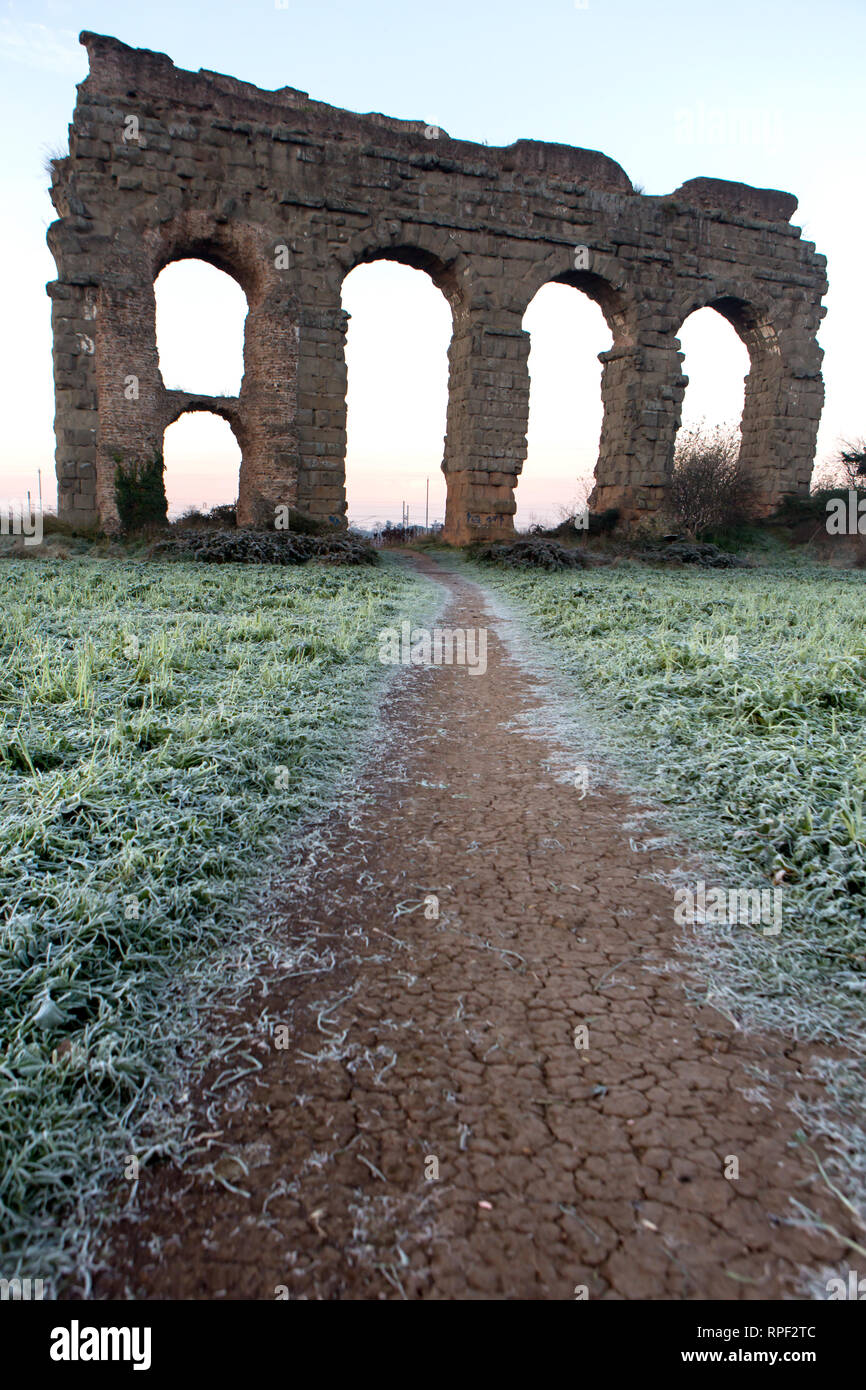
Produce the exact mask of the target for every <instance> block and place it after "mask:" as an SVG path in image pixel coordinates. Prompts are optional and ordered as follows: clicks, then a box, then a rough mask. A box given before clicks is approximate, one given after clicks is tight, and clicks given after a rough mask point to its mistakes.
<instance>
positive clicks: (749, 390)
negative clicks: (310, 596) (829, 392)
mask: <svg viewBox="0 0 866 1390" xmlns="http://www.w3.org/2000/svg"><path fill="white" fill-rule="evenodd" d="M81 41H82V43H83V44H84V45H85V46H86V48H87V51H88V56H89V60H90V72H89V75H88V77H87V78H86V80H85V81H84V82H83V83H81V85H80V86H79V88H78V103H77V106H76V108H75V113H74V117H73V122H72V125H71V126H70V141H69V155H68V156H66V157H65V158H62V159H57V160H55V161H54V163H53V178H52V199H53V202H54V206H55V208H56V210H57V213H58V221H56V222H54V223H53V224H52V226H51V228H50V230H49V233H48V241H49V245H50V247H51V250H52V252H53V255H54V258H55V260H56V263H57V271H58V278H57V280H56V281H54V282H52V283H51V284H50V285H49V286H48V292H49V294H50V296H51V299H52V310H53V331H54V374H55V389H56V421H55V424H56V435H57V472H58V481H59V499H60V512H61V515H62V516H64V517H66V518H69V519H72V520H75V521H81V522H93V521H96V520H99V521H100V522H101V524H102V525H103V526H104V527H105V528H106V529H108V530H111V529H113V528H114V527H116V525H117V509H116V503H115V498H114V472H115V466H116V464H115V461H116V459H117V458H118V457H120V458H122V459H123V460H126V461H131V460H143V459H146V458H148V457H151V456H152V455H153V454H154V452H155V451H158V450H161V448H162V441H163V435H164V432H165V430H166V428H167V426H168V425H169V424H171V423H172V422H173V421H174V420H176V419H177V418H178V417H179V416H180V415H182V414H183V413H184V412H186V411H195V410H209V411H214V412H215V413H216V414H218V415H220V416H222V417H224V418H225V419H226V420H228V422H229V424H230V425H231V427H232V430H233V431H234V433H235V435H236V437H237V440H238V443H239V445H240V448H241V454H242V463H241V471H240V482H239V517H238V519H239V521H240V523H241V524H251V523H254V522H256V521H257V520H260V519H263V518H264V517H265V516H269V518H270V519H271V520H272V519H273V514H274V512H273V509H274V508H275V507H276V506H277V505H279V504H289V505H291V506H294V507H296V508H298V509H299V510H300V511H302V512H305V513H307V514H309V515H312V516H315V517H332V518H334V519H336V520H337V521H339V522H343V521H344V518H345V510H346V504H345V471H344V470H345V448H346V365H345V357H344V340H345V333H346V323H347V318H348V316H347V315H346V313H345V312H344V311H343V309H342V305H341V286H342V282H343V279H344V278H345V276H346V275H347V274H348V272H349V271H350V270H352V269H353V268H354V267H355V266H357V265H359V264H360V263H362V262H367V261H372V260H377V259H382V258H384V259H389V260H395V261H401V262H404V263H405V264H407V265H410V266H414V267H417V268H420V269H422V270H424V271H426V272H427V273H428V274H429V276H430V277H431V278H432V280H433V282H434V283H435V284H436V285H437V286H438V287H439V288H440V289H441V291H442V292H443V294H445V295H446V297H447V299H448V301H449V303H450V305H451V310H452V319H453V336H452V341H451V346H450V349H449V398H448V415H447V436H446V439H445V450H444V460H443V463H442V468H443V470H444V472H445V475H446V479H447V509H446V524H445V534H446V537H447V538H448V539H450V540H452V541H454V542H456V543H463V542H465V541H467V540H470V539H473V538H476V537H490V536H502V535H507V534H508V533H510V532H511V531H512V530H513V514H514V509H515V502H514V489H515V486H516V484H517V479H518V475H519V473H520V470H521V467H522V464H523V459H524V456H525V449H526V430H527V420H528V409H529V376H528V369H527V360H528V354H529V339H528V334H527V333H525V332H524V331H523V329H522V327H521V322H522V319H523V315H524V312H525V310H526V308H527V305H528V304H529V302H530V300H531V299H532V297H533V295H534V294H535V293H536V291H537V290H538V289H539V288H540V287H541V286H542V285H544V284H546V283H548V282H551V281H555V282H560V283H565V284H570V285H574V286H576V287H577V288H578V289H580V290H582V291H584V292H585V293H586V294H588V295H589V296H591V298H592V299H594V300H595V301H596V302H597V303H598V304H599V306H600V308H601V310H602V312H603V314H604V316H605V319H606V321H607V323H608V325H609V327H610V329H611V332H612V335H613V346H612V348H611V349H610V350H609V351H607V352H604V353H602V354H601V360H602V362H603V364H604V367H603V374H602V396H603V403H604V420H603V426H602V433H601V441H600V451H599V458H598V464H597V470H596V483H595V490H594V493H593V496H592V499H591V505H592V506H593V508H594V509H596V510H603V509H604V508H606V507H612V506H615V507H618V508H619V509H620V511H621V515H622V518H623V521H624V522H625V523H629V522H634V520H635V519H637V518H639V517H640V516H642V515H645V514H647V513H650V512H652V511H653V510H654V509H656V508H657V507H658V506H659V504H660V502H661V501H662V499H663V497H664V491H665V487H666V482H667V479H668V478H669V474H670V468H671V460H672V455H673V446H674V438H675V435H676V431H677V428H678V426H679V422H680V405H681V401H682V397H683V391H684V388H685V385H686V381H687V378H685V377H684V376H683V374H682V362H683V356H682V354H681V352H680V351H679V346H680V345H679V341H678V339H677V336H676V335H677V333H678V332H679V329H680V326H681V324H682V323H683V320H684V319H685V318H686V317H687V315H688V314H690V313H691V312H692V311H693V310H695V309H697V308H701V307H703V306H705V305H712V306H713V307H714V308H715V309H717V310H718V311H719V313H721V314H722V315H724V317H725V318H726V319H728V320H729V322H730V323H731V324H732V325H733V327H734V328H735V329H736V331H737V333H738V334H739V336H740V337H741V339H742V340H743V342H744V343H745V345H746V347H747V348H748V351H749V356H750V361H751V368H750V372H749V375H748V377H747V381H746V394H745V406H744V413H743V420H742V441H743V442H742V450H743V457H744V458H745V459H746V460H747V462H748V463H749V465H750V467H751V468H752V470H753V472H754V475H755V478H756V480H757V484H758V491H759V496H760V502H761V507H762V510H763V511H765V512H767V511H770V510H772V509H773V507H774V506H775V505H776V504H777V503H778V501H779V499H780V498H781V497H782V496H784V495H785V494H791V493H802V492H806V491H807V490H808V486H809V479H810V474H811V469H812V461H813V456H814V449H815V437H816V432H817V427H818V420H819V416H820V412H821V406H822V402H823V384H822V379H821V358H822V353H821V350H820V348H819V347H818V344H817V342H816V332H817V329H818V325H819V323H820V320H821V318H822V317H823V314H824V312H825V311H824V309H823V308H822V307H821V298H822V295H823V293H824V292H825V290H826V274H825V267H826V259H825V257H824V256H821V255H818V254H816V252H815V247H814V244H813V243H811V242H807V241H803V240H802V238H801V236H800V229H799V228H797V227H792V226H791V225H790V221H789V219H790V218H791V216H792V214H793V213H794V211H795V209H796V206H797V201H796V199H795V198H794V197H792V196H791V195H790V194H788V193H780V192H775V191H772V190H766V189H756V188H751V187H747V186H746V185H743V184H736V183H728V182H724V181H721V180H716V179H704V178H696V179H692V180H690V181H689V182H687V183H685V184H683V185H682V186H681V187H680V188H678V189H677V190H676V191H675V192H674V193H671V194H669V195H667V196H659V197H655V196H645V195H643V194H640V193H638V192H637V191H636V190H635V189H634V188H633V187H632V185H631V183H630V181H629V179H628V177H627V176H626V174H625V173H624V172H623V170H622V169H621V168H620V166H619V165H618V164H616V163H615V162H614V161H613V160H612V159H608V158H607V157H606V156H604V155H602V154H598V153H596V152H594V151H590V150H582V149H574V148H571V147H570V146H565V145H555V144H547V143H541V142H538V141H534V140H519V141H517V142H516V143H515V144H513V145H509V146H507V147H504V148H488V147H487V146H484V145H477V144H473V143H469V142H467V141H461V140H454V139H451V138H450V136H448V135H447V134H446V133H445V132H444V131H440V130H438V129H437V128H435V127H430V126H425V124H424V123H422V122H417V121H400V120H393V119H390V118H388V117H386V116H381V115H357V114H355V113H353V112H349V111H343V110H340V109H339V108H336V107H332V106H327V105H324V104H323V103H321V102H317V101H311V100H310V99H309V98H308V96H307V95H306V93H304V92H300V91H296V90H295V89H294V88H290V87H284V88H281V89H280V90H279V91H273V92H269V91H262V90H260V89H259V88H257V87H254V86H251V85H250V84H248V83H245V82H240V81H237V80H236V79H234V78H231V77H225V76H222V75H220V74H218V73H214V72H205V71H202V72H198V73H193V72H186V71H183V70H179V69H177V68H175V66H174V64H173V63H172V62H171V60H170V59H169V58H168V57H166V56H165V55H164V54H161V53H152V52H149V51H147V50H141V49H131V48H128V47H127V46H126V45H125V44H122V43H119V42H118V41H117V40H116V39H113V38H107V37H102V36H99V35H96V34H91V33H84V34H82V36H81ZM580 248H584V249H580ZM185 257H197V258H200V259H203V260H205V261H208V262H210V263H211V264H213V265H214V266H217V267H218V268H219V269H221V270H224V271H227V272H228V273H229V274H230V275H232V276H233V277H234V278H235V279H236V280H237V281H238V283H239V284H240V286H241V287H242V289H243V290H244V292H245V294H246V297H247V301H248V306H249V308H248V314H247V320H246V331H245V340H244V376H243V382H242V385H241V389H240V393H239V395H238V396H236V397H220V398H215V397H208V396H201V395H192V394H188V393H185V392H182V391H177V390H167V389H166V387H165V385H164V383H163V380H162V377H161V375H160V370H159V363H158V356H157V345H156V330H155V299H154V280H155V278H156V276H157V275H158V274H159V272H160V271H161V270H162V269H163V267H164V266H166V265H167V264H168V263H169V262H171V261H174V260H179V259H182V258H185Z"/></svg>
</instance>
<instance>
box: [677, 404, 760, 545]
mask: <svg viewBox="0 0 866 1390" xmlns="http://www.w3.org/2000/svg"><path fill="white" fill-rule="evenodd" d="M753 496H754V486H753V482H752V479H751V477H750V475H749V472H748V469H747V468H746V466H745V464H744V463H743V462H742V461H741V459H740V433H739V430H737V429H735V428H733V427H730V426H726V425H715V426H713V427H712V428H710V427H709V426H708V425H706V424H700V425H697V426H695V428H694V429H690V430H682V431H681V432H680V434H679V435H678V436H677V441H676V447H675V449H674V459H673V469H672V472H671V479H670V485H669V487H668V490H667V496H666V499H665V512H666V513H667V515H668V516H670V518H671V520H672V521H673V523H674V524H675V525H676V526H678V527H682V528H683V529H684V530H685V531H686V533H687V534H688V535H689V536H691V537H694V538H696V539H698V540H701V539H703V537H704V536H705V534H706V533H707V532H708V531H710V530H712V529H716V530H718V529H719V528H721V527H731V526H736V525H738V524H742V523H743V522H744V521H746V520H748V517H749V515H750V511H751V507H752V503H753Z"/></svg>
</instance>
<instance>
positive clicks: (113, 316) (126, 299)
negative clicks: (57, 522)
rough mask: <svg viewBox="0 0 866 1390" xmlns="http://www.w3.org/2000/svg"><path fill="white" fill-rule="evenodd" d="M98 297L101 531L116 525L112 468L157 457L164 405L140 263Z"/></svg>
mask: <svg viewBox="0 0 866 1390" xmlns="http://www.w3.org/2000/svg"><path fill="white" fill-rule="evenodd" d="M125 272H126V273H125V275H124V277H123V280H122V281H120V282H119V283H118V281H117V280H115V278H114V277H112V279H111V280H110V281H109V282H108V283H104V284H103V285H102V286H101V288H100V292H99V310H98V327H97V333H96V380H97V389H98V393H99V436H98V444H97V456H96V504H97V509H98V512H99V520H100V523H101V525H102V527H103V529H104V530H106V531H109V532H112V531H116V530H117V529H118V527H119V525H120V518H119V516H118V512H117V501H116V498H115V484H114V475H115V470H116V468H117V464H118V462H122V463H123V464H125V465H127V466H129V465H130V464H132V463H137V464H143V463H149V462H150V461H151V460H152V459H153V458H154V456H155V455H156V454H158V453H161V452H162V447H163V435H164V433H165V426H166V412H167V402H166V396H165V389H164V387H163V382H162V376H161V375H160V371H159V359H158V355H157V350H156V303H155V298H154V292H153V278H152V276H151V273H150V266H149V263H148V262H147V259H146V257H142V258H141V261H140V263H139V264H138V265H137V266H135V267H133V266H132V265H130V263H129V261H127V262H126V266H125Z"/></svg>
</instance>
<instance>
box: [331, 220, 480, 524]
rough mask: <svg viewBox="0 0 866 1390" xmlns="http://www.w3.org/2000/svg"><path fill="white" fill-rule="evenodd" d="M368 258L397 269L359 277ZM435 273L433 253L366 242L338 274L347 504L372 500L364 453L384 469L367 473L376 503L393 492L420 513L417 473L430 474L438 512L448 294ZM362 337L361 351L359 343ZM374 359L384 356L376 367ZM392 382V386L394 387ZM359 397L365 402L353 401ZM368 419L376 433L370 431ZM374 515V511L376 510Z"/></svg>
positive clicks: (438, 270) (370, 263)
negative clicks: (343, 331) (343, 317)
mask: <svg viewBox="0 0 866 1390" xmlns="http://www.w3.org/2000/svg"><path fill="white" fill-rule="evenodd" d="M374 266H382V267H384V266H388V267H391V268H394V267H397V268H399V270H400V272H401V273H400V274H399V275H397V276H396V277H394V276H390V277H389V276H388V275H385V274H382V275H380V276H379V277H377V276H376V275H375V274H371V275H370V276H369V277H368V276H367V275H366V274H365V272H367V271H371V270H372V267H374ZM413 272H414V273H413ZM442 279H443V276H442V267H441V264H440V263H439V262H438V261H437V260H436V258H435V257H432V256H431V255H430V254H429V253H427V252H424V251H420V252H419V251H417V250H416V249H414V248H403V247H397V248H389V249H388V251H387V252H386V253H385V254H384V255H383V254H377V253H376V251H375V250H370V251H369V252H367V253H366V254H364V255H362V256H361V257H360V258H358V259H356V262H355V265H354V266H353V267H352V269H351V270H349V271H348V272H347V273H346V275H345V276H344V277H343V280H342V284H341V303H342V304H343V305H345V310H344V312H346V314H347V336H346V356H345V361H346V407H347V414H346V423H347V450H346V469H345V486H346V498H347V503H348V502H349V501H351V502H352V505H353V508H356V507H357V506H358V505H359V502H360V494H361V493H362V492H366V494H367V500H366V501H365V510H367V511H368V515H369V516H371V517H372V515H373V514H372V513H370V512H369V507H368V505H367V504H368V502H372V501H373V496H372V494H371V493H370V487H371V482H372V481H373V480H372V479H371V477H370V474H369V472H368V473H367V475H366V477H365V470H364V465H363V459H365V458H366V459H367V460H368V461H370V460H371V459H373V458H375V459H376V460H377V462H376V469H377V472H379V473H381V472H382V470H387V471H388V472H389V473H390V478H389V480H388V485H387V488H386V489H384V490H383V489H382V483H384V478H380V479H376V482H375V492H376V494H377V496H376V507H377V508H380V509H381V507H382V506H383V505H384V499H385V497H387V498H388V505H393V504H394V501H395V499H396V500H397V501H399V500H400V498H401V497H402V498H403V499H404V500H406V501H407V502H408V503H410V505H411V506H412V507H413V515H412V520H413V523H416V524H417V523H418V522H419V520H420V521H421V522H423V520H424V510H423V509H424V503H425V488H424V477H425V475H426V476H427V477H428V478H430V477H432V479H433V486H432V491H431V494H430V503H431V505H432V507H433V516H434V519H435V517H436V515H437V513H438V514H439V515H441V504H442V496H441V494H442V484H441V483H439V485H438V488H437V480H436V477H435V472H436V470H438V469H439V468H440V467H441V464H442V459H443V441H444V438H445V433H446V413H447V398H446V393H445V391H444V389H443V388H444V387H445V364H446V363H447V361H448V352H449V348H450V344H451V341H452V338H453V335H454V309H453V303H452V302H451V301H450V300H449V296H448V294H447V293H446V292H445V290H444V288H443V284H442ZM350 282H351V283H350ZM371 292H372V298H370V295H371ZM362 301H363V302H364V303H363V308H364V309H365V310H366V311H365V312H362ZM356 314H357V315H358V317H357V318H356V317H355V315H356ZM386 325H387V327H386ZM383 330H384V331H383ZM355 335H357V336H355ZM361 340H364V342H365V348H366V351H359V347H360V342H361ZM377 359H378V360H377ZM383 363H385V364H387V369H386V371H385V372H384V373H383V372H382V370H381V368H382V365H383ZM404 372H405V375H404ZM398 382H399V383H400V389H399V390H396V389H395V387H396V384H397V383H398ZM362 383H363V384H362ZM380 393H381V394H380ZM388 393H390V394H388ZM368 395H372V397H373V398H374V399H375V401H376V402H377V405H378V407H379V408H378V409H377V410H376V411H375V413H374V415H371V414H370V413H369V400H368ZM365 401H367V403H368V408H367V410H365V407H364V405H363V404H362V402H365ZM374 419H375V420H376V421H377V423H376V436H377V437H376V438H375V439H373V438H371V436H370V433H369V427H370V425H371V424H372V422H373V420H374ZM383 420H384V421H385V422H386V423H385V424H384V425H383V424H382V421H383ZM365 426H366V427H367V430H366V432H365ZM362 441H363V443H362ZM365 446H366V447H365ZM392 489H394V490H393V491H392ZM419 492H420V497H419ZM419 501H420V507H421V512H420V515H419V512H418V510H417V508H418V505H419ZM376 519H378V520H382V519H383V513H382V511H381V510H379V511H377V513H376ZM390 519H391V520H392V521H393V520H395V517H394V516H393V515H392V516H391V518H390Z"/></svg>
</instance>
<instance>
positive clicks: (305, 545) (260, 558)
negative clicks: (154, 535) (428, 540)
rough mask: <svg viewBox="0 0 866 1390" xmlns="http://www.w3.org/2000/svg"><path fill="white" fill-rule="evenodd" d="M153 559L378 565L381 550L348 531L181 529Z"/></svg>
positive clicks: (156, 550)
mask: <svg viewBox="0 0 866 1390" xmlns="http://www.w3.org/2000/svg"><path fill="white" fill-rule="evenodd" d="M151 553H152V556H153V558H154V559H169V560H171V559H181V560H198V561H200V562H202V563H204V564H211V565H227V564H233V565H238V564H240V565H251V564H255V565H305V564H307V563H308V561H310V560H318V561H320V562H322V563H323V564H331V565H377V564H378V563H379V552H378V551H377V550H376V549H375V547H374V546H372V545H371V544H370V542H369V541H367V540H364V538H363V537H361V536H356V535H353V534H351V533H347V532H345V531H341V532H340V533H339V534H338V535H331V536H305V535H299V534H296V533H295V532H294V531H252V530H247V529H246V528H244V529H239V530H234V531H187V532H184V531H181V532H179V533H178V534H177V535H175V536H172V537H171V538H170V539H168V540H162V541H158V542H157V543H156V544H155V545H154V546H153V549H152V552H151Z"/></svg>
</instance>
